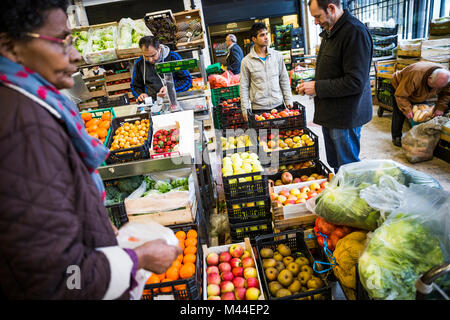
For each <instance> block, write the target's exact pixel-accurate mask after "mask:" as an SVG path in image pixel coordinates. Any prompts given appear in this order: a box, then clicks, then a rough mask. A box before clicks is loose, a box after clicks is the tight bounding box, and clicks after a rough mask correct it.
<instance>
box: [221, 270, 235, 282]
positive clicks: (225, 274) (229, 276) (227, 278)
mask: <svg viewBox="0 0 450 320" xmlns="http://www.w3.org/2000/svg"><path fill="white" fill-rule="evenodd" d="M233 278H234V275H233V273H231V271H225V272H222V280H223V281H231V280H233Z"/></svg>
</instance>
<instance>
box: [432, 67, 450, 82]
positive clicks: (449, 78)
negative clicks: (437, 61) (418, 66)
mask: <svg viewBox="0 0 450 320" xmlns="http://www.w3.org/2000/svg"><path fill="white" fill-rule="evenodd" d="M445 75H446V76H447V83H449V82H450V71H448V70H447V69H444V68H439V69H436V70H434V71H433V72H432V73H431V75H430V80H431V82H432V83H434V82H435V81H436V79H437V78H438V77H439V76H445Z"/></svg>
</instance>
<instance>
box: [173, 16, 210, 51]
mask: <svg viewBox="0 0 450 320" xmlns="http://www.w3.org/2000/svg"><path fill="white" fill-rule="evenodd" d="M173 18H174V19H175V24H179V23H181V22H188V21H190V20H192V19H199V20H200V23H202V17H201V13H200V9H194V10H186V11H181V12H177V13H174V14H173ZM202 33H203V34H204V33H205V31H204V30H203V26H202ZM176 46H177V49H188V48H202V49H203V48H205V41H204V38H203V37H202V39H198V40H194V41H190V42H178V43H177V44H176Z"/></svg>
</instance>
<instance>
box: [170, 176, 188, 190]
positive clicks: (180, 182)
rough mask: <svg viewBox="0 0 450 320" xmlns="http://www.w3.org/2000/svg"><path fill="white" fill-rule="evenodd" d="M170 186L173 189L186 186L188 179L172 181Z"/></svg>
mask: <svg viewBox="0 0 450 320" xmlns="http://www.w3.org/2000/svg"><path fill="white" fill-rule="evenodd" d="M170 184H171V185H172V186H173V187H174V188H177V187H184V186H188V178H177V179H175V180H172V182H170Z"/></svg>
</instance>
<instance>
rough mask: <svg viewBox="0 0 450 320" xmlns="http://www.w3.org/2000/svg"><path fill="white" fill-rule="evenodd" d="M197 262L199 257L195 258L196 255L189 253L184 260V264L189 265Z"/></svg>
mask: <svg viewBox="0 0 450 320" xmlns="http://www.w3.org/2000/svg"><path fill="white" fill-rule="evenodd" d="M195 260H197V257H196V256H195V254H192V253H188V254H187V255H185V256H184V258H183V264H187V263H189V262H192V263H195Z"/></svg>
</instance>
